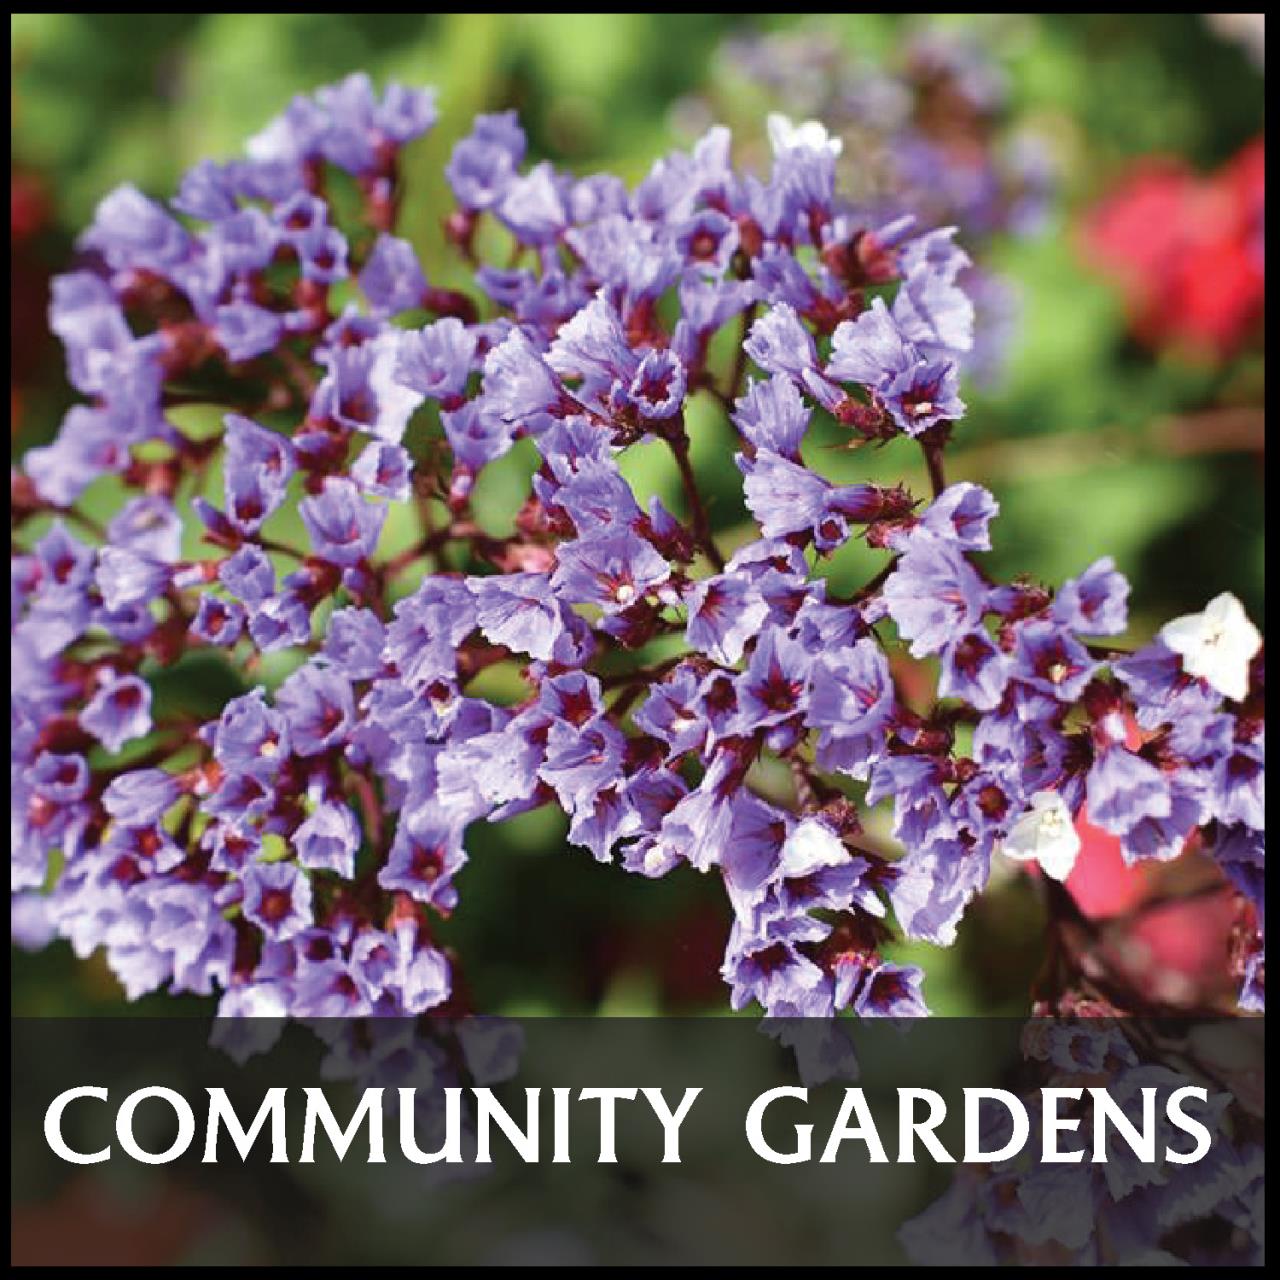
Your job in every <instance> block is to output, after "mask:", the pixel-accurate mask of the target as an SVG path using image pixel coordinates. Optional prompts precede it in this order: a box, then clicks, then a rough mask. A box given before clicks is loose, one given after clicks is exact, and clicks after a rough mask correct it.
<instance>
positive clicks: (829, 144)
mask: <svg viewBox="0 0 1280 1280" xmlns="http://www.w3.org/2000/svg"><path fill="white" fill-rule="evenodd" d="M765 124H766V126H767V127H768V130H769V145H770V146H771V147H772V148H773V154H774V155H775V156H780V155H782V154H783V152H785V151H798V150H800V149H804V150H808V151H830V152H831V154H832V155H833V156H838V155H839V154H840V152H841V151H843V150H844V143H843V142H842V141H841V140H840V139H839V138H833V137H832V136H831V135H830V134H829V133H828V132H827V129H826V126H825V125H824V124H823V123H822V121H821V120H802V121H801V122H800V123H799V124H796V123H795V121H793V120H791V119H790V118H789V117H788V116H784V115H782V114H781V112H778V111H771V112H770V113H769V116H768V118H767V119H766V121H765Z"/></svg>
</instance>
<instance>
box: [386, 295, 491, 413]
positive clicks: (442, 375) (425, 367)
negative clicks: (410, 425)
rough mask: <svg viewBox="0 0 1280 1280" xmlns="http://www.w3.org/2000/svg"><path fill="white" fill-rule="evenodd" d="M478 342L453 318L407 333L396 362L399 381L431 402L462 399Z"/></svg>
mask: <svg viewBox="0 0 1280 1280" xmlns="http://www.w3.org/2000/svg"><path fill="white" fill-rule="evenodd" d="M478 343H479V338H478V336H477V335H476V334H475V333H474V332H472V331H471V330H470V329H468V328H467V327H466V326H465V325H464V324H463V323H462V321H460V320H456V319H455V318H454V317H452V316H446V317H445V318H444V319H443V320H437V321H436V322H435V323H434V324H429V325H427V326H426V328H425V329H419V330H417V331H416V332H413V333H408V334H405V335H404V337H403V338H402V339H401V341H400V349H399V352H398V355H397V359H396V372H395V376H396V380H397V381H398V382H400V383H401V384H402V385H403V386H406V387H408V388H409V389H410V390H412V391H416V392H417V393H418V394H419V395H420V396H426V397H428V398H430V399H432V400H452V399H454V398H455V397H458V396H461V394H462V393H463V391H464V390H465V389H466V385H467V379H468V378H469V377H470V375H471V372H472V369H473V367H474V360H475V355H476V348H477V346H478Z"/></svg>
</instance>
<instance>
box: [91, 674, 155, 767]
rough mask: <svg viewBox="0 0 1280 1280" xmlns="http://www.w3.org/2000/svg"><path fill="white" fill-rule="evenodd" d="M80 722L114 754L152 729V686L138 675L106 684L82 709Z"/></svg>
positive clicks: (124, 677) (123, 677)
mask: <svg viewBox="0 0 1280 1280" xmlns="http://www.w3.org/2000/svg"><path fill="white" fill-rule="evenodd" d="M80 724H81V725H82V726H83V727H84V728H85V729H87V730H88V731H89V732H90V733H91V734H93V736H94V737H95V738H97V739H98V741H99V742H101V743H102V745H103V746H104V747H106V749H107V750H108V751H110V752H112V753H113V754H114V753H115V752H117V751H119V750H120V748H121V747H123V746H124V744H125V743H126V742H131V741H132V740H133V739H134V738H141V737H143V736H145V735H146V734H147V733H149V732H150V731H151V686H150V685H148V684H146V683H145V682H144V681H142V680H139V679H138V677H137V676H122V677H121V678H120V679H118V680H112V681H110V682H109V683H107V684H104V685H103V686H102V687H101V688H100V689H98V691H97V692H96V693H95V694H94V695H93V697H92V698H90V699H89V702H88V703H87V705H86V706H85V709H84V710H83V711H82V712H81V713H80Z"/></svg>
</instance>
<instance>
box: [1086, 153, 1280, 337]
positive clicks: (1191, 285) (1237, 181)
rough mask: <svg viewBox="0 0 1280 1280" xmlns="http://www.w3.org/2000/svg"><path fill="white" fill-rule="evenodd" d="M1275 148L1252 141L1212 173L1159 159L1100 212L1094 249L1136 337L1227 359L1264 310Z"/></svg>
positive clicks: (1089, 228) (1091, 232)
mask: <svg viewBox="0 0 1280 1280" xmlns="http://www.w3.org/2000/svg"><path fill="white" fill-rule="evenodd" d="M1264 165H1265V149H1264V143H1263V140H1262V139H1261V138H1258V139H1256V140H1254V141H1253V142H1251V143H1249V145H1248V146H1246V147H1245V148H1244V149H1243V150H1242V151H1240V152H1239V153H1238V154H1237V155H1236V156H1235V157H1234V158H1233V159H1232V160H1231V161H1229V162H1228V163H1227V164H1226V165H1224V166H1223V168H1221V169H1220V170H1219V171H1218V172H1217V173H1216V174H1213V175H1212V176H1210V177H1208V178H1203V177H1200V176H1198V175H1196V174H1195V173H1193V172H1192V171H1191V170H1190V169H1189V168H1188V167H1187V166H1186V164H1185V163H1184V162H1183V161H1181V160H1178V159H1160V158H1153V159H1150V160H1147V161H1145V162H1143V163H1141V164H1140V165H1139V166H1138V167H1137V168H1136V169H1135V171H1134V172H1133V173H1132V174H1131V175H1130V176H1129V177H1128V179H1127V180H1126V181H1125V182H1124V183H1122V184H1121V186H1120V187H1119V188H1118V189H1116V190H1115V191H1114V192H1112V194H1111V195H1110V196H1108V197H1107V198H1106V199H1105V200H1103V201H1102V203H1101V204H1100V205H1099V206H1098V207H1097V208H1096V209H1095V210H1094V211H1093V213H1092V214H1091V215H1090V216H1089V217H1088V219H1087V220H1086V224H1085V243H1086V249H1087V251H1088V252H1089V254H1090V256H1091V257H1092V258H1094V259H1095V260H1096V261H1097V262H1098V263H1099V264H1100V265H1101V266H1102V267H1103V268H1104V269H1105V270H1107V271H1108V272H1109V273H1110V274H1112V275H1113V276H1114V278H1115V280H1116V282H1117V284H1118V285H1119V287H1120V289H1121V292H1122V293H1123V295H1124V298H1125V305H1126V307H1127V309H1128V312H1129V316H1130V323H1131V325H1132V328H1133V332H1134V334H1135V336H1136V337H1138V338H1139V339H1140V340H1141V341H1143V342H1145V343H1147V344H1148V345H1150V346H1153V347H1166V346H1176V347H1183V348H1187V349H1189V350H1191V351H1193V352H1196V353H1198V354H1207V355H1211V356H1216V357H1218V358H1222V357H1225V356H1228V355H1230V354H1232V353H1233V352H1234V351H1236V350H1238V349H1239V348H1240V346H1241V345H1242V344H1243V343H1244V342H1245V341H1247V340H1248V339H1249V337H1250V336H1251V335H1252V333H1253V332H1254V330H1255V328H1256V327H1257V326H1258V324H1259V322H1260V321H1261V319H1262V315H1263V292H1264V267H1263V229H1262V227H1263V211H1264V201H1265V177H1264Z"/></svg>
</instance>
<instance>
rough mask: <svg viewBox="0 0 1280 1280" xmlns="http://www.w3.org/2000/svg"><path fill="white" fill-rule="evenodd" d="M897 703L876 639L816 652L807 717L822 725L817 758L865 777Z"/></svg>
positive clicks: (882, 746) (881, 748) (882, 743)
mask: <svg viewBox="0 0 1280 1280" xmlns="http://www.w3.org/2000/svg"><path fill="white" fill-rule="evenodd" d="M896 707H897V701H896V698H895V695H894V688H893V677H892V676H891V675H890V674H889V663H888V661H887V659H886V658H885V656H884V652H883V650H882V649H881V648H880V646H879V645H878V644H877V643H876V642H875V641H874V640H870V639H864V640H859V641H857V642H856V643H855V644H853V645H852V646H850V647H848V648H842V649H837V650H835V651H834V652H832V653H821V654H819V655H818V657H817V660H816V661H815V662H814V665H813V679H812V683H811V686H810V693H809V707H808V712H807V722H808V723H809V724H810V725H812V726H813V727H815V728H817V729H820V730H821V734H820V736H819V739H818V758H819V760H820V761H821V763H822V765H823V767H824V768H828V769H838V770H840V771H841V772H843V773H848V774H850V775H851V776H853V777H855V778H865V777H866V776H867V771H868V769H869V768H870V766H871V764H872V763H873V762H874V761H875V760H876V759H877V758H878V757H879V756H880V755H881V754H882V753H883V752H884V749H885V737H886V734H887V731H888V729H889V727H890V726H891V725H892V723H893V718H894V715H895V712H896Z"/></svg>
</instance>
